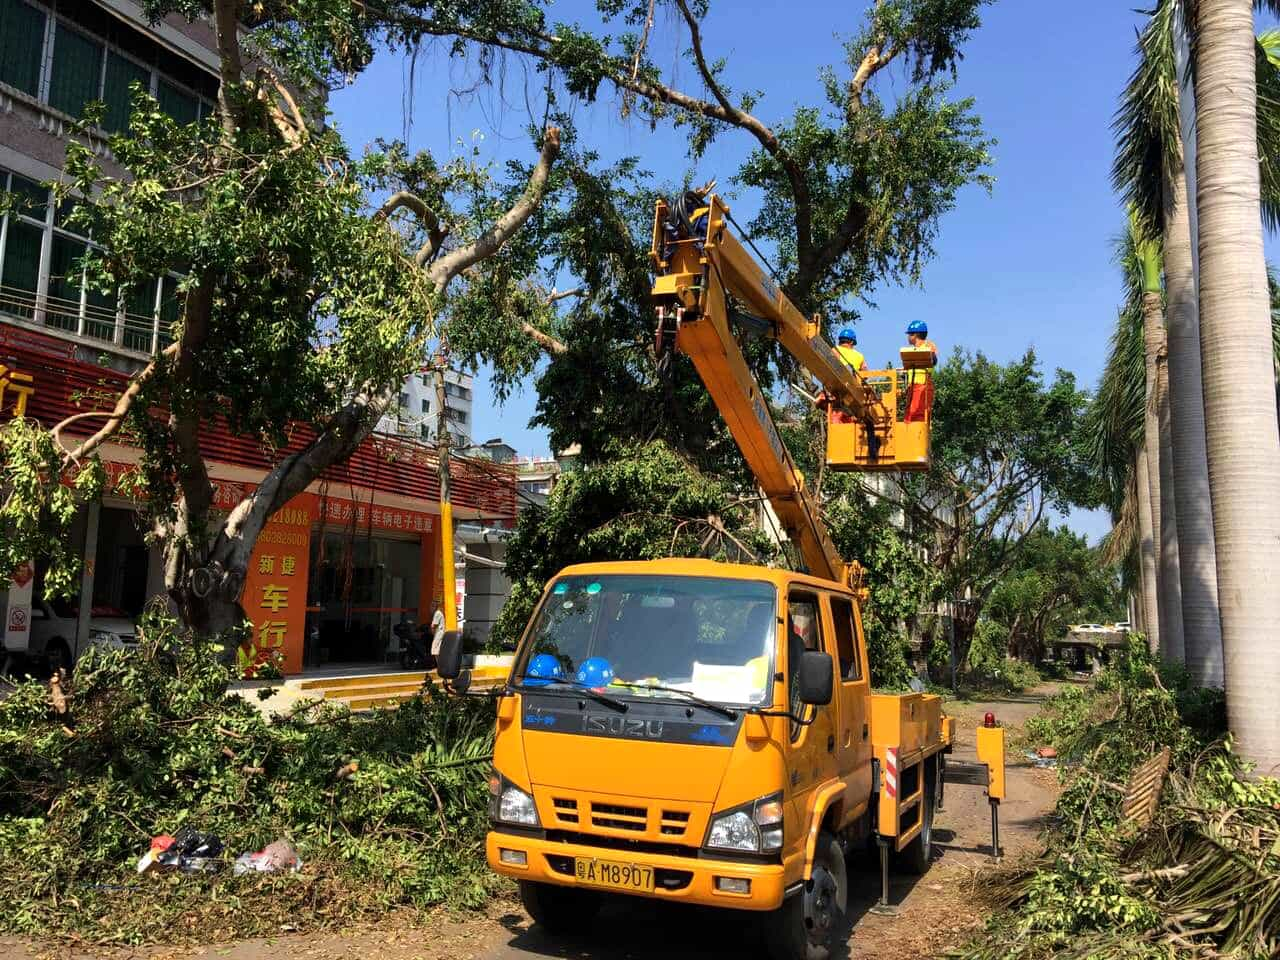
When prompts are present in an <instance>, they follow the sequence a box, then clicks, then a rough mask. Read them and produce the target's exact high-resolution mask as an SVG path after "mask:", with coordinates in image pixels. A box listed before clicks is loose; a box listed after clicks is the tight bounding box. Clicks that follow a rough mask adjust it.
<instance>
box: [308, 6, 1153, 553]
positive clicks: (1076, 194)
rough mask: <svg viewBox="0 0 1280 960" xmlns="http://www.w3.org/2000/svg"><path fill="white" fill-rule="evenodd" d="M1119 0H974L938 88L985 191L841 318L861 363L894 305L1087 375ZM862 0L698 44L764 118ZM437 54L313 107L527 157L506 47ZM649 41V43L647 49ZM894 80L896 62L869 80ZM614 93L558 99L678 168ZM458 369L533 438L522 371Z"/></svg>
mask: <svg viewBox="0 0 1280 960" xmlns="http://www.w3.org/2000/svg"><path fill="white" fill-rule="evenodd" d="M1135 6H1141V5H1140V4H1136V3H1134V4H1130V3H1125V2H1117V0H1083V2H1078V3H1074V4H1056V5H1053V6H1052V7H1051V8H1050V7H1048V6H1046V5H1045V4H1042V3H1035V2H1031V0H1001V2H997V3H995V4H994V5H992V6H990V7H987V8H986V9H985V11H984V14H983V19H984V23H983V26H982V28H981V29H980V30H979V31H978V32H977V33H976V34H975V35H974V36H973V38H972V39H971V41H970V42H969V44H968V45H967V46H966V47H965V59H964V61H963V62H962V63H961V65H960V71H959V76H958V80H957V84H956V88H955V96H957V97H959V96H972V97H974V98H975V99H976V101H977V111H978V113H979V114H980V115H981V116H982V118H983V121H984V124H985V127H986V130H987V132H988V134H989V135H990V136H992V137H994V138H995V139H996V140H997V141H998V142H997V143H996V145H995V147H994V148H993V150H992V153H993V156H994V165H993V168H992V170H991V172H992V173H993V174H994V176H995V179H996V182H995V187H994V189H993V191H992V192H991V194H990V195H988V193H987V192H986V190H984V189H982V188H977V187H974V188H968V189H966V190H965V191H963V192H962V193H961V195H960V197H959V201H958V203H957V206H956V208H955V209H954V210H953V211H952V212H951V213H950V214H948V215H947V216H946V217H945V218H944V219H943V221H942V225H941V234H940V237H939V239H938V242H937V256H936V257H935V258H934V260H933V261H932V262H931V263H929V264H928V266H927V267H926V269H925V273H924V278H923V283H922V285H921V286H920V287H915V288H910V289H902V288H882V289H878V290H876V291H874V293H873V297H872V299H873V300H874V301H875V304H876V306H875V308H867V309H865V310H864V319H863V321H862V323H861V326H860V329H859V340H860V347H861V349H863V351H864V352H865V353H867V354H868V361H869V362H870V363H871V364H872V365H873V366H874V365H878V364H881V363H884V362H886V361H887V360H889V359H890V358H891V357H893V356H894V355H895V353H896V350H897V348H898V346H899V345H900V343H901V342H902V339H903V337H902V331H903V329H904V328H905V325H906V323H907V321H909V320H912V319H917V318H918V319H924V320H927V321H928V323H929V328H930V334H931V336H932V338H933V339H934V340H935V341H936V342H937V343H938V344H939V346H940V347H941V348H942V349H943V351H944V352H949V350H950V349H951V348H952V347H953V346H954V345H957V344H959V345H962V346H964V347H966V348H968V349H972V350H982V351H983V352H984V353H986V354H987V355H988V356H990V357H992V358H994V359H998V360H1008V359H1012V358H1013V357H1015V356H1019V355H1021V354H1022V353H1023V351H1025V350H1026V349H1027V348H1028V347H1034V348H1035V350H1036V352H1037V354H1038V355H1039V357H1040V358H1041V360H1042V362H1043V363H1044V365H1045V366H1046V367H1047V368H1049V369H1050V370H1052V368H1054V367H1061V368H1063V369H1066V370H1069V371H1071V372H1072V373H1074V374H1075V375H1076V377H1077V378H1078V380H1079V381H1080V383H1081V384H1082V385H1085V386H1088V387H1092V386H1093V384H1094V383H1095V382H1096V380H1097V377H1098V374H1099V373H1100V371H1101V368H1102V364H1103V361H1104V358H1105V351H1106V345H1107V337H1108V336H1109V334H1110V331H1111V326H1112V323H1113V320H1114V316H1115V309H1116V305H1117V303H1118V300H1119V296H1120V285H1119V279H1118V276H1117V273H1116V270H1115V268H1114V267H1113V265H1112V263H1111V261H1110V253H1111V240H1112V238H1113V237H1114V236H1115V235H1116V233H1117V232H1118V231H1119V230H1120V228H1121V227H1122V225H1123V211H1122V209H1121V207H1120V204H1119V203H1118V201H1117V199H1116V197H1115V195H1114V194H1113V193H1112V191H1111V187H1110V183H1109V168H1110V162H1111V156H1112V141H1111V134H1110V130H1109V124H1110V121H1111V116H1112V113H1113V112H1114V109H1115V103H1116V97H1117V95H1118V93H1119V91H1120V89H1121V88H1122V86H1123V84H1124V82H1125V80H1126V79H1127V77H1128V75H1129V73H1130V71H1131V70H1132V65H1133V46H1134V36H1135V35H1134V30H1135V27H1136V25H1137V24H1138V23H1139V22H1140V19H1141V18H1140V16H1139V15H1138V14H1136V13H1134V12H1133V10H1132V7H1135ZM592 8H593V4H591V3H589V2H582V0H575V2H556V3H554V4H553V5H552V9H551V13H550V14H549V19H550V20H552V21H556V20H562V21H568V22H572V21H574V20H580V21H581V22H583V23H584V24H591V23H594V22H595V20H594V17H593V10H592ZM863 9H864V5H863V4H861V3H852V4H851V3H847V2H844V3H842V2H838V0H808V2H801V0H792V2H781V0H751V2H746V0H732V2H731V0H717V2H715V3H713V4H712V14H711V16H710V17H709V19H708V20H707V22H706V24H705V26H704V31H703V36H704V46H705V47H706V49H707V53H708V56H709V57H710V58H711V59H713V60H714V59H716V58H718V57H725V58H726V59H727V63H728V67H727V74H726V76H727V79H728V82H729V84H730V86H732V87H733V88H735V89H763V90H765V91H766V95H765V97H764V99H763V100H762V101H761V102H760V103H759V104H758V105H757V107H756V109H755V113H756V115H757V116H759V117H760V118H761V119H762V120H763V121H764V122H766V123H770V122H773V121H776V120H778V119H780V118H781V117H784V116H786V115H788V114H790V112H791V111H792V110H793V109H794V107H795V106H796V105H798V104H805V103H819V102H820V100H821V91H820V88H819V85H818V71H819V69H820V68H821V67H822V66H823V65H825V64H830V63H838V62H840V59H841V56H842V50H841V46H840V41H841V38H844V37H848V36H849V35H851V34H853V33H854V32H856V30H857V29H858V27H859V26H860V24H861V22H862V10H863ZM676 26H677V25H676V24H675V23H673V22H672V21H670V20H666V21H663V20H662V19H661V18H660V20H659V24H658V30H657V32H656V34H655V36H654V38H653V40H652V41H651V42H652V44H653V46H652V47H651V49H652V50H654V51H660V52H665V53H666V58H667V60H668V61H669V62H670V64H671V66H670V68H669V69H670V72H669V73H668V77H667V79H668V80H669V81H672V82H674V83H676V85H678V86H681V87H682V88H683V89H686V90H687V91H688V92H690V93H694V94H698V95H701V94H702V93H703V89H702V86H701V84H700V83H699V82H698V79H697V76H696V69H695V68H694V67H693V65H692V64H688V63H683V62H680V61H679V60H678V59H677V58H676V56H675V52H674V51H675V49H676V47H675V41H674V36H675V33H674V31H675V28H676ZM445 53H446V51H445V49H444V48H443V47H436V48H434V49H428V50H427V51H424V54H423V55H421V56H420V57H419V59H418V62H417V63H416V64H415V66H414V68H413V82H412V87H411V86H410V69H409V65H408V63H407V61H406V60H405V58H404V57H403V56H401V55H394V54H389V53H384V54H382V55H380V56H379V57H378V58H377V59H376V60H375V62H374V64H373V65H372V66H371V68H370V69H369V70H368V71H367V72H366V73H365V74H363V75H362V76H361V77H360V78H358V79H357V81H356V82H355V83H354V84H353V85H352V86H351V87H349V88H347V89H345V90H341V91H338V92H337V93H335V95H334V96H333V98H332V101H331V108H332V110H333V112H334V117H335V120H336V122H337V124H338V125H339V127H340V128H341V129H342V131H343V132H344V134H345V135H346V137H347V139H348V140H349V142H350V143H351V144H352V145H353V147H356V148H359V147H360V146H362V145H364V144H366V143H368V142H370V141H371V140H373V139H374V138H375V137H379V136H381V137H387V138H391V137H398V136H401V135H402V134H403V132H404V129H405V120H406V119H407V118H410V119H411V121H412V123H411V127H410V129H409V143H410V146H411V147H413V148H414V149H421V148H427V149H430V150H432V151H433V152H435V153H436V155H437V156H439V157H443V156H445V155H446V154H447V153H448V152H449V151H457V150H467V151H470V150H471V149H472V145H473V144H475V143H479V145H480V149H481V151H482V155H483V156H484V157H486V158H490V159H493V160H495V161H502V160H505V159H508V158H511V157H518V158H521V159H525V160H528V159H529V158H531V157H532V156H533V155H534V153H533V149H532V147H531V145H530V142H529V140H528V137H527V135H526V130H527V127H528V123H529V117H530V112H529V104H530V103H531V102H534V103H535V104H536V103H538V102H540V101H539V100H538V91H539V89H540V85H541V82H542V81H541V78H540V75H538V74H534V73H533V72H532V71H530V70H528V69H527V68H526V67H525V66H524V65H522V64H521V63H520V62H518V61H515V60H511V61H509V62H508V63H507V66H506V70H505V80H504V84H503V88H502V90H501V91H496V90H493V89H480V90H478V91H477V92H475V93H471V94H464V93H457V92H454V91H459V90H467V89H470V88H473V87H474V85H475V81H476V73H475V69H474V64H465V63H462V62H460V61H449V60H448V59H447V58H446V56H445ZM656 59H657V60H658V62H662V56H661V54H660V55H659V56H657V57H656ZM903 87H904V82H903V79H902V76H901V74H898V75H896V76H894V77H892V78H891V85H890V88H889V90H886V91H885V92H884V93H883V94H882V95H885V96H889V95H891V90H892V89H895V88H896V89H899V90H900V89H903ZM410 89H412V96H410V95H409V91H410ZM410 103H411V104H412V110H411V117H410V109H409V107H410ZM618 107H619V102H618V100H617V99H616V98H615V97H614V95H613V93H612V91H611V90H606V89H605V88H603V87H602V96H601V99H600V101H598V102H597V103H595V104H593V105H589V106H586V107H583V108H581V109H580V110H579V111H578V114H577V124H578V126H579V132H580V134H581V135H582V136H583V137H584V139H586V140H588V141H589V142H590V143H592V144H593V145H594V146H595V147H596V148H597V149H599V150H600V152H601V153H602V154H603V156H604V158H605V159H606V160H607V159H609V158H612V157H617V156H628V155H635V156H639V157H640V158H641V161H642V165H643V166H646V167H648V168H649V169H650V170H653V171H654V172H655V173H657V174H658V175H659V176H660V178H661V179H663V180H668V181H671V182H676V181H679V180H680V179H681V178H682V176H683V174H684V173H685V171H686V170H687V169H689V161H688V159H687V156H686V154H685V150H684V144H683V140H682V139H681V137H680V135H679V133H678V132H674V131H671V130H669V129H664V128H659V129H658V130H657V131H656V132H651V131H650V130H649V127H648V126H647V125H646V124H643V123H639V122H636V121H634V120H631V121H625V120H622V119H621V118H620V116H619V109H618ZM535 109H537V107H536V106H535ZM754 143H755V141H754V140H752V139H751V138H750V137H749V136H748V135H746V134H742V133H732V134H727V135H725V136H722V137H721V138H720V139H719V140H718V141H717V143H716V144H714V145H713V146H712V148H711V149H710V150H709V151H708V153H707V155H706V156H705V157H704V158H703V159H702V160H701V162H700V163H699V164H698V167H697V170H696V171H695V175H696V176H697V178H698V179H699V180H703V179H705V178H707V177H710V176H716V177H718V178H720V181H721V183H722V184H723V183H725V182H726V181H728V180H729V178H730V177H731V176H732V175H733V173H734V172H735V171H736V169H737V168H738V165H739V164H740V162H741V161H742V159H743V158H744V157H745V156H746V155H747V153H748V152H749V151H750V149H751V148H752V146H753V145H754ZM754 206H755V204H754V202H753V198H752V197H751V196H750V195H749V194H744V195H742V196H740V197H738V198H735V213H744V212H745V213H749V212H750V211H751V210H752V209H753V208H754ZM738 219H739V220H740V221H742V222H745V221H743V218H742V217H741V216H740V217H739V218H738ZM476 388H477V389H476V406H475V413H474V419H475V424H474V429H473V435H474V437H475V438H476V439H477V440H481V439H485V438H487V437H494V436H501V437H503V438H504V439H506V440H507V441H508V442H509V443H511V444H512V445H513V446H514V447H516V448H517V449H518V450H519V451H520V452H521V453H525V454H535V453H538V454H540V453H546V452H547V440H546V437H545V435H543V434H542V433H541V432H539V431H534V430H531V429H529V428H528V420H529V417H530V416H531V414H532V410H533V404H534V399H535V397H534V392H533V389H532V385H529V386H528V387H526V389H525V390H524V391H523V392H521V393H518V394H517V395H515V396H514V397H512V398H510V399H509V400H508V401H507V403H506V404H505V406H502V407H498V406H496V405H495V404H494V402H493V401H492V395H491V393H490V392H489V390H488V384H487V380H486V378H485V377H484V373H483V371H482V372H481V375H480V377H478V378H477V383H476ZM1072 525H1073V526H1075V527H1077V528H1078V529H1080V530H1081V531H1082V532H1086V533H1088V534H1089V535H1090V537H1091V539H1092V538H1095V537H1097V536H1098V535H1100V534H1101V533H1103V532H1105V530H1106V529H1107V528H1108V527H1109V523H1107V521H1106V519H1105V518H1104V517H1102V516H1098V515H1083V516H1077V517H1073V518H1072Z"/></svg>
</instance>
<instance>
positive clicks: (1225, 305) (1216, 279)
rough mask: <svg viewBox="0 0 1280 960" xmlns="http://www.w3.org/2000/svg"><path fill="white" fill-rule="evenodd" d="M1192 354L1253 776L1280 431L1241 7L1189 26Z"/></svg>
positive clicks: (1207, 7)
mask: <svg viewBox="0 0 1280 960" xmlns="http://www.w3.org/2000/svg"><path fill="white" fill-rule="evenodd" d="M1196 29H1197V44H1196V49H1195V56H1196V73H1195V76H1196V131H1197V146H1198V149H1197V155H1196V183H1197V191H1196V193H1197V206H1198V213H1199V238H1198V242H1199V250H1200V355H1201V361H1202V364H1203V368H1204V409H1205V439H1206V450H1207V454H1208V466H1209V493H1210V499H1211V503H1212V506H1213V533H1214V538H1215V541H1216V545H1217V561H1218V601H1219V607H1220V610H1221V614H1222V646H1223V660H1224V668H1225V669H1224V674H1225V679H1226V691H1227V720H1228V724H1229V726H1230V728H1231V732H1232V733H1233V734H1234V735H1235V737H1236V742H1237V744H1238V746H1239V750H1240V753H1241V754H1242V755H1243V756H1244V757H1245V758H1247V759H1249V760H1252V761H1254V762H1255V763H1256V764H1257V765H1258V772H1259V773H1264V774H1265V773H1272V772H1274V771H1275V770H1276V769H1277V767H1280V710H1277V709H1276V691H1277V690H1280V656H1278V655H1277V653H1278V651H1277V638H1280V583H1277V579H1278V578H1280V498H1277V493H1278V492H1280V424H1278V423H1277V418H1276V405H1275V399H1274V398H1275V393H1274V391H1275V370H1274V361H1273V354H1272V349H1271V310H1270V303H1269V298H1268V290H1267V274H1266V263H1265V260H1264V254H1263V246H1262V220H1261V215H1260V209H1259V171H1258V149H1257V90H1256V85H1255V74H1254V69H1255V67H1254V43H1255V41H1254V32H1253V4H1252V2H1251V0H1200V3H1199V5H1198V20H1197V23H1196Z"/></svg>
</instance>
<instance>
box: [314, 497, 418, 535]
mask: <svg viewBox="0 0 1280 960" xmlns="http://www.w3.org/2000/svg"><path fill="white" fill-rule="evenodd" d="M317 503H318V506H317V512H318V513H319V514H320V517H321V519H323V520H324V521H325V522H326V523H330V524H348V525H349V524H350V523H351V522H352V521H355V524H356V526H357V527H363V526H368V525H369V524H370V523H372V525H373V526H374V527H376V528H377V529H379V530H403V531H404V532H405V533H430V532H431V531H432V529H433V526H432V518H431V515H430V514H427V513H418V512H417V511H414V510H397V509H395V508H394V507H380V506H370V505H369V504H366V503H352V502H351V501H350V500H332V499H329V498H322V499H320V500H319V501H318V502H317Z"/></svg>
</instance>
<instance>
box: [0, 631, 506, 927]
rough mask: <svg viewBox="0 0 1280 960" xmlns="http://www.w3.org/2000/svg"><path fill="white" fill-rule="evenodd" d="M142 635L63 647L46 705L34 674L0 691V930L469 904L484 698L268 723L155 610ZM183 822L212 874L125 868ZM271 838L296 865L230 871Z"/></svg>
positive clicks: (477, 863) (207, 923)
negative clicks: (118, 646) (73, 662)
mask: <svg viewBox="0 0 1280 960" xmlns="http://www.w3.org/2000/svg"><path fill="white" fill-rule="evenodd" d="M143 633H144V637H145V639H144V642H143V644H142V647H143V649H141V650H140V651H139V652H137V653H128V652H121V651H101V650H96V649H94V650H91V651H90V652H89V653H87V654H85V655H84V656H83V657H82V658H81V660H80V661H79V663H78V664H77V671H76V674H75V676H74V678H72V679H71V680H68V681H67V682H66V684H65V685H64V696H65V699H66V706H65V712H59V711H58V710H57V709H55V707H54V705H53V703H52V702H51V699H50V691H49V688H48V687H47V686H45V685H44V684H41V683H38V682H35V681H30V682H27V683H24V684H21V685H19V686H18V687H17V688H15V689H13V690H12V691H11V692H10V695H9V696H8V697H7V698H6V699H4V700H3V701H0V861H2V862H3V863H4V864H5V867H4V870H3V871H0V899H2V900H3V902H4V903H5V904H6V908H5V910H4V911H2V912H0V929H3V930H6V931H8V932H17V933H24V934H29V935H41V936H48V935H78V936H83V937H86V938H90V939H95V940H111V941H123V942H140V941H173V940H195V939H199V940H201V941H204V942H208V941H210V940H218V939H227V938H232V937H245V936H255V935H265V934H275V933H278V932H279V931H280V929H281V928H282V927H286V928H290V929H293V928H301V927H306V926H323V925H326V924H329V923H334V922H338V921H343V920H348V919H350V918H352V917H354V916H359V915H362V914H382V913H385V911H386V910H387V909H388V908H392V907H397V906H409V907H425V906H428V905H431V904H436V903H440V902H446V901H447V902H452V903H457V904H463V905H467V904H477V903H479V902H481V901H482V900H483V899H485V897H486V896H487V894H488V892H489V891H490V889H491V884H493V883H494V882H495V881H494V880H492V879H491V878H490V877H489V875H488V873H487V871H485V870H484V869H483V867H484V858H483V854H482V843H483V832H484V828H485V802H486V800H487V793H486V788H485V780H486V773H487V766H488V762H489V758H490V756H491V754H492V745H493V743H492V730H493V711H492V707H491V706H490V705H489V703H488V702H487V701H477V700H467V699H461V698H450V699H448V700H445V698H444V696H443V694H440V693H438V692H437V691H436V690H434V689H428V690H427V691H425V692H424V696H423V697H421V698H416V699H414V700H411V701H409V702H407V703H405V704H403V705H401V706H400V707H399V708H398V709H395V710H385V711H378V712H376V713H375V714H372V715H369V716H362V715H354V714H351V713H350V712H348V711H346V710H345V708H340V707H336V706H334V705H321V704H309V705H306V706H304V707H302V708H300V709H299V710H298V711H296V712H295V713H294V714H293V715H291V716H287V717H276V718H273V719H272V720H270V721H268V720H266V719H264V718H263V717H262V715H261V714H259V712H258V711H257V710H255V709H254V707H253V706H252V705H251V704H249V703H247V702H246V701H244V700H243V699H240V698H238V697H235V696H230V695H228V693H227V685H228V682H229V681H230V679H231V677H230V674H229V673H228V671H227V670H226V669H225V668H224V667H222V666H220V665H219V664H218V661H217V657H216V656H215V655H214V653H215V651H212V650H210V649H209V648H208V646H207V645H204V644H201V643H199V642H196V641H194V640H192V639H191V638H189V637H185V636H179V635H178V634H177V633H176V632H175V629H174V625H173V623H172V622H171V621H168V620H166V619H165V618H163V617H161V616H159V615H157V614H154V613H152V614H148V616H147V618H146V619H145V621H144V629H143ZM183 826H191V827H193V828H195V829H197V830H199V831H201V832H204V833H208V834H212V835H215V836H217V837H218V838H219V839H220V840H221V841H222V843H223V846H224V848H225V851H226V854H225V861H226V862H225V863H223V864H221V865H220V866H221V869H219V870H218V871H217V872H216V873H213V874H209V875H184V874H167V875H166V874H161V875H151V874H148V875H145V876H139V875H138V874H137V872H136V869H135V864H136V862H137V860H138V858H139V856H140V855H141V854H142V853H143V852H145V851H146V850H147V848H148V844H149V843H150V839H151V837H153V836H155V835H158V834H165V833H174V832H176V831H178V830H179V829H180V828H182V827H183ZM281 839H284V840H287V841H288V842H289V843H290V844H291V845H292V847H293V848H294V849H296V850H297V851H298V854H299V856H300V857H301V858H302V860H303V861H304V862H305V865H306V867H305V870H303V871H302V872H300V873H279V874H262V873H253V874H250V875H247V876H243V877H237V876H233V875H232V871H231V863H232V861H233V860H234V859H235V857H236V854H237V853H239V852H241V851H254V850H260V849H262V848H264V847H266V846H267V845H268V844H270V843H272V842H274V841H277V840H281Z"/></svg>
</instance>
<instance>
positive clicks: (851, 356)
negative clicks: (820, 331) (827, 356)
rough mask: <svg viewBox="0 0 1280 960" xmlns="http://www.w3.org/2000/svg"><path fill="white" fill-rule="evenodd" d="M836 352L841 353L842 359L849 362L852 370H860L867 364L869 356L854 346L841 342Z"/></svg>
mask: <svg viewBox="0 0 1280 960" xmlns="http://www.w3.org/2000/svg"><path fill="white" fill-rule="evenodd" d="M836 353H838V354H840V359H841V360H843V361H844V362H845V363H847V364H848V365H849V367H850V369H852V370H858V371H860V370H863V369H865V367H866V366H867V358H866V357H864V356H863V355H862V354H861V353H859V352H858V351H857V350H855V349H854V348H853V347H846V346H845V345H844V344H840V345H839V346H838V347H836Z"/></svg>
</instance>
